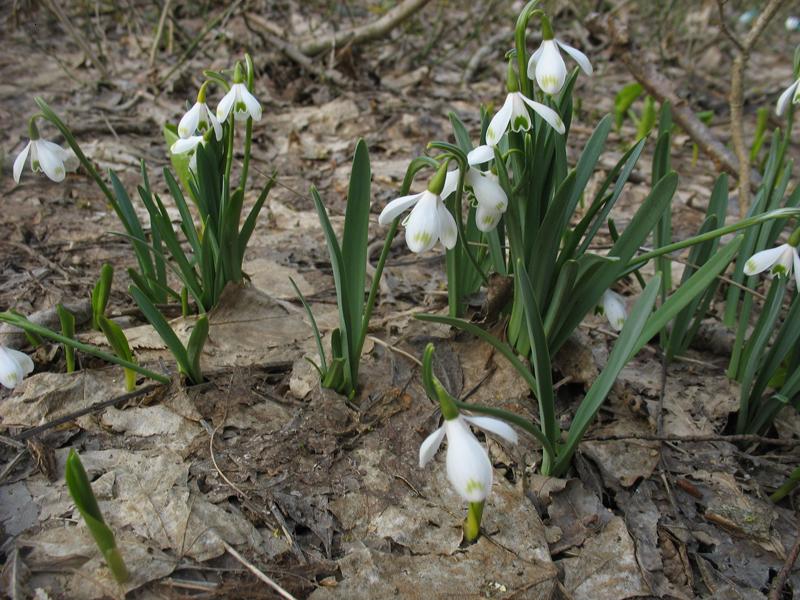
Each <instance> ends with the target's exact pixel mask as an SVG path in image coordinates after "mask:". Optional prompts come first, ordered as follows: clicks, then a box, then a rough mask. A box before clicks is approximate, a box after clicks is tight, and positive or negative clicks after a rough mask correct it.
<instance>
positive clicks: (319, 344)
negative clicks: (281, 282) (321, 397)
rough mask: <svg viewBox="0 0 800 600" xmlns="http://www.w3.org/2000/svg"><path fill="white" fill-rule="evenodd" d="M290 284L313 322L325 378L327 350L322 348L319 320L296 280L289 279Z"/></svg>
mask: <svg viewBox="0 0 800 600" xmlns="http://www.w3.org/2000/svg"><path fill="white" fill-rule="evenodd" d="M289 283H291V284H292V287H293V288H294V293H295V294H297V297H298V299H299V300H300V303H301V304H302V305H303V308H304V309H305V310H306V315H307V316H308V320H309V321H310V322H311V330H312V331H313V333H314V341H315V342H316V343H317V353H318V354H319V362H320V365H321V367H322V368H321V369H319V370H321V371H322V375H323V376H324V374H325V372H326V371H327V370H328V359H327V357H326V356H325V349H324V348H323V347H322V335H320V333H319V327H317V319H316V318H314V312H313V311H312V310H311V306H309V304H308V302H307V301H306V297H305V296H304V295H303V292H301V291H300V288H299V287H297V284H296V283H295V282H294V279H292V278H291V277H289Z"/></svg>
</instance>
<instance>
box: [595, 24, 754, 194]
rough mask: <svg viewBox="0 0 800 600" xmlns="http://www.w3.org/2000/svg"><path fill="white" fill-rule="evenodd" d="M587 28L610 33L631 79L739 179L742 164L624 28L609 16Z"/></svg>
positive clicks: (722, 169) (751, 176)
mask: <svg viewBox="0 0 800 600" xmlns="http://www.w3.org/2000/svg"><path fill="white" fill-rule="evenodd" d="M587 26H588V28H589V30H590V31H591V32H592V33H595V34H602V33H608V34H609V35H610V37H611V43H612V45H613V47H614V48H615V49H616V50H617V52H618V55H619V57H620V58H621V59H622V62H623V63H624V64H625V66H626V67H627V69H628V71H630V73H631V75H633V77H634V78H635V79H636V81H638V82H639V83H640V84H641V85H642V87H644V88H645V90H646V91H647V93H648V94H650V95H651V96H653V97H654V98H655V99H656V100H658V101H659V102H661V103H664V102H669V103H670V104H671V105H672V114H673V117H674V118H675V122H676V123H677V124H678V125H680V126H681V128H682V129H683V130H684V131H685V132H686V133H687V134H688V135H689V137H691V138H692V141H694V142H695V143H696V144H697V145H698V147H700V149H701V150H702V151H703V152H704V153H705V154H706V155H707V156H708V157H709V158H710V159H711V161H712V162H713V163H714V166H716V168H717V169H719V170H720V171H725V172H726V173H730V174H731V175H734V176H736V177H738V176H739V160H738V159H737V158H736V155H735V154H734V153H733V152H731V151H730V150H729V149H728V148H727V147H726V146H725V144H723V143H722V142H720V141H719V140H718V139H717V137H716V136H715V135H714V133H713V132H712V131H711V130H710V129H709V128H708V126H706V124H705V123H703V122H702V121H701V120H700V119H698V118H697V116H696V115H695V113H694V110H693V109H692V107H691V106H689V105H688V103H687V102H686V100H684V99H683V98H681V97H680V96H678V94H677V93H676V91H675V88H674V87H673V85H672V82H671V81H670V80H669V79H668V78H667V77H664V76H663V75H661V74H660V73H659V72H658V71H657V70H656V68H655V66H654V65H653V64H652V63H650V62H649V61H647V59H646V58H645V57H644V56H643V54H642V51H641V50H640V49H637V48H635V47H634V44H633V42H632V41H631V39H630V37H629V35H628V31H627V29H625V26H624V25H622V24H621V23H620V22H619V21H618V20H616V19H614V18H613V17H610V16H609V17H608V19H607V21H606V22H605V23H603V22H602V21H601V20H600V19H598V18H593V19H589V20H588V21H587ZM749 181H750V185H751V186H753V187H757V186H758V184H760V183H761V175H759V174H758V173H757V172H755V171H753V172H752V173H751V174H750V178H749Z"/></svg>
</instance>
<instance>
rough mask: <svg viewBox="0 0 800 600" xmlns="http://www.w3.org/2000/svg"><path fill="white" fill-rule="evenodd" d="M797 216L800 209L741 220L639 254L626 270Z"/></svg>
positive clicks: (777, 211)
mask: <svg viewBox="0 0 800 600" xmlns="http://www.w3.org/2000/svg"><path fill="white" fill-rule="evenodd" d="M797 216H800V208H778V209H776V210H772V211H770V212H766V213H763V214H760V215H756V216H754V217H748V218H746V219H742V220H741V221H738V222H736V223H733V224H732V225H726V226H725V227H720V228H718V229H713V230H711V231H707V232H706V233H703V234H701V235H696V236H694V237H690V238H687V239H685V240H683V241H680V242H675V243H673V244H668V245H666V246H662V247H661V248H658V249H657V250H651V251H650V252H645V253H644V254H640V255H639V256H637V257H636V258H633V259H632V260H631V262H629V263H628V268H629V269H630V268H631V267H634V266H637V268H638V266H640V265H643V264H644V263H646V262H647V261H649V260H650V259H653V258H657V257H659V256H663V255H664V254H669V253H671V252H675V251H676V250H683V249H684V248H688V247H689V246H694V245H695V244H701V243H703V242H706V241H708V240H713V239H714V238H718V237H721V236H723V235H727V234H729V233H734V232H736V231H740V230H742V229H747V228H748V227H752V226H753V225H758V224H759V223H764V222H766V221H771V220H773V219H785V218H788V217H797Z"/></svg>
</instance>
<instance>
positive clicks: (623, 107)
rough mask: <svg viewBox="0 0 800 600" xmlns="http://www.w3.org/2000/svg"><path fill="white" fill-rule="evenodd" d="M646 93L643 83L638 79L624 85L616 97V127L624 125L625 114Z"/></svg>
mask: <svg viewBox="0 0 800 600" xmlns="http://www.w3.org/2000/svg"><path fill="white" fill-rule="evenodd" d="M643 93H644V88H643V87H642V85H641V84H640V83H638V82H636V81H634V82H633V83H629V84H628V85H626V86H625V87H623V88H622V89H621V90H620V91H619V92H617V95H616V96H615V97H614V123H615V125H616V128H617V129H619V128H620V127H622V122H623V121H624V120H625V115H627V114H628V109H630V107H631V106H633V103H634V102H636V100H637V99H638V98H639V96H641V95H642V94H643Z"/></svg>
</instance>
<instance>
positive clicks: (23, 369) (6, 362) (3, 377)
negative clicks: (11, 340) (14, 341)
mask: <svg viewBox="0 0 800 600" xmlns="http://www.w3.org/2000/svg"><path fill="white" fill-rule="evenodd" d="M31 371H33V361H32V360H31V357H30V356H28V355H27V354H25V353H24V352H20V351H19V350H14V349H13V348H6V347H5V346H0V384H2V385H4V386H5V387H7V388H9V389H13V388H15V387H16V386H17V385H18V384H19V383H20V382H21V381H22V380H23V379H24V378H25V376H26V375H28V374H29V373H30V372H31Z"/></svg>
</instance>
